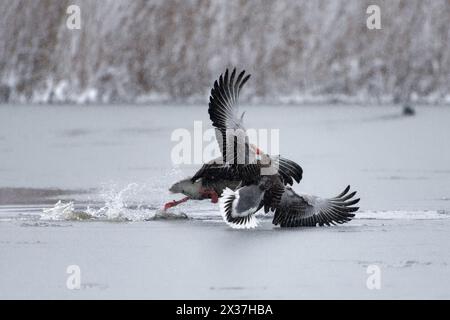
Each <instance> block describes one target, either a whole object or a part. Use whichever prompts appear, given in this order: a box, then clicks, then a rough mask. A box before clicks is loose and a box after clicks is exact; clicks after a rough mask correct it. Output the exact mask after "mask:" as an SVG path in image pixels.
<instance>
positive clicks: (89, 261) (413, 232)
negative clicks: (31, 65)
mask: <svg viewBox="0 0 450 320" xmlns="http://www.w3.org/2000/svg"><path fill="white" fill-rule="evenodd" d="M245 109H246V110H247V113H246V120H247V122H246V124H247V127H254V128H275V129H280V143H281V145H280V152H281V153H282V154H283V155H284V156H285V157H288V158H290V159H292V160H294V161H296V162H298V163H299V164H300V165H301V166H302V167H303V170H304V175H303V180H302V181H301V183H300V184H299V185H296V186H295V189H296V190H297V191H299V192H306V193H312V194H317V195H321V196H334V195H336V194H337V193H339V192H340V191H341V190H342V189H343V188H344V187H345V186H346V185H347V184H351V185H352V188H353V189H355V190H358V193H359V196H360V197H361V203H360V208H361V209H360V212H358V213H357V217H356V219H355V220H353V221H352V222H350V223H348V224H346V225H342V226H337V227H330V228H303V229H296V230H282V229H279V228H276V227H273V226H272V225H271V223H270V217H264V216H262V215H261V216H260V217H259V218H260V219H261V220H262V221H263V223H262V224H261V226H260V227H259V228H258V229H256V230H251V231H236V230H231V229H229V228H228V227H227V226H226V225H225V224H224V223H222V221H221V218H220V215H219V212H218V208H217V207H216V205H214V204H211V203H209V202H206V201H203V202H198V201H192V202H190V203H189V202H188V203H186V204H184V205H181V206H180V207H177V208H175V209H174V210H172V212H173V213H174V217H175V218H176V217H180V218H181V217H182V214H186V215H187V217H188V219H168V220H164V219H160V218H158V216H157V215H156V214H157V212H158V209H159V208H161V206H162V205H163V204H164V203H165V202H167V201H168V200H172V199H178V198H181V196H178V195H170V194H169V193H168V191H167V188H168V187H169V186H170V184H171V183H173V182H175V181H176V180H177V179H180V178H184V177H186V176H188V175H191V174H192V173H193V172H194V171H195V170H196V169H198V167H199V166H200V165H185V166H176V167H175V166H173V165H172V163H171V158H170V152H171V149H172V147H173V146H174V145H175V143H174V142H172V141H171V139H170V138H171V133H172V132H173V130H174V129H177V128H186V129H188V130H191V131H192V130H193V122H194V121H195V120H202V121H204V129H207V128H209V126H210V124H209V119H208V114H207V112H206V106H190V107H183V106H155V107H126V106H107V107H94V106H90V107H74V106H71V107H65V106H39V107H17V106H14V107H12V106H2V107H0V257H1V259H0V298H179V299H187V298H236V299H240V298H243V299H260V298H267V299H270V298H287V299H297V298H320V297H324V298H344V299H348V298H446V299H448V298H450V244H449V241H448V235H449V233H450V148H449V147H448V139H449V137H450V126H449V125H448V124H449V123H450V109H448V108H441V107H433V108H431V107H430V108H425V107H424V108H418V109H417V115H416V116H414V117H402V116H400V110H399V109H397V108H387V107H386V108H374V107H360V106H334V107H331V106H330V107H328V106H311V107H295V106H282V107H281V106H260V107H257V106H251V107H248V108H245ZM59 200H61V201H62V202H61V203H60V204H59V205H57V206H55V203H56V202H57V201H59ZM49 208H50V209H51V208H53V209H51V210H47V211H46V212H45V213H43V209H49ZM69 265H78V266H80V268H81V272H82V277H81V288H80V290H69V289H67V287H66V280H67V277H68V276H69V275H68V274H67V273H66V268H67V266H69ZM369 265H376V266H378V267H379V268H380V270H381V289H380V290H369V289H368V288H367V286H366V280H367V278H368V276H369V275H368V274H367V272H366V271H367V267H368V266H369Z"/></svg>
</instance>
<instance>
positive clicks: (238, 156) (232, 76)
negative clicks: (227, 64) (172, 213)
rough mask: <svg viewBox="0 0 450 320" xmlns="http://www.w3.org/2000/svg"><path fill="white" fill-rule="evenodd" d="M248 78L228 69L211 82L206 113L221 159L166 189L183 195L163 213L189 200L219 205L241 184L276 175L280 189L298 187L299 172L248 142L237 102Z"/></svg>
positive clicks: (296, 166)
mask: <svg viewBox="0 0 450 320" xmlns="http://www.w3.org/2000/svg"><path fill="white" fill-rule="evenodd" d="M249 78H250V75H246V74H245V71H242V72H240V73H239V74H238V73H237V72H236V69H233V71H232V72H231V73H230V72H229V71H228V69H227V70H226V71H225V73H224V74H222V75H220V77H219V79H218V80H216V81H215V82H214V86H213V88H212V89H211V95H210V102H209V108H208V113H209V116H210V119H211V121H212V124H213V126H214V127H215V128H216V138H217V142H218V144H219V149H220V151H221V156H220V157H218V158H216V159H213V160H211V161H210V162H208V163H206V164H204V165H203V166H202V167H201V168H200V170H198V171H197V172H196V173H195V174H194V176H193V177H191V178H187V179H184V180H181V181H179V182H177V183H175V184H174V185H172V186H171V188H170V189H169V190H170V191H171V192H173V193H181V194H184V195H185V197H184V198H183V199H181V200H177V201H176V200H174V201H171V202H168V203H166V204H165V205H164V210H167V209H168V208H171V207H174V206H176V205H178V204H180V203H182V202H185V201H187V200H189V199H196V200H202V199H211V201H212V202H214V203H216V202H218V199H219V196H220V195H221V194H222V192H223V190H224V189H226V188H228V189H230V190H235V189H236V188H237V187H239V186H241V185H242V182H243V181H245V182H246V183H248V184H249V183H257V182H258V181H260V179H261V178H262V177H263V176H264V175H267V174H269V175H276V176H278V177H279V178H280V182H281V183H282V185H292V184H293V183H294V181H295V182H297V183H299V182H300V180H301V179H302V174H303V170H302V168H301V167H300V166H299V165H298V164H297V163H295V162H294V161H292V160H289V159H286V158H284V157H281V156H270V155H268V154H266V153H264V152H263V151H262V150H260V149H259V148H258V147H256V146H255V145H253V144H251V143H250V142H249V139H248V136H247V133H246V130H245V127H244V124H243V117H244V113H242V114H241V115H239V106H238V98H239V93H240V91H241V89H242V88H243V86H244V85H245V83H246V82H247V81H248V79H249Z"/></svg>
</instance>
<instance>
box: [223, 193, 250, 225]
mask: <svg viewBox="0 0 450 320" xmlns="http://www.w3.org/2000/svg"><path fill="white" fill-rule="evenodd" d="M238 201H239V192H238V191H233V190H231V189H229V188H226V189H225V190H224V191H223V193H222V196H221V197H220V199H219V207H220V213H221V215H222V218H223V220H224V221H225V222H226V224H228V225H229V226H230V227H232V228H234V229H253V228H256V227H257V226H258V220H257V219H256V218H255V215H254V212H251V211H249V212H248V213H247V214H245V215H244V214H239V213H237V212H236V206H237V202H238Z"/></svg>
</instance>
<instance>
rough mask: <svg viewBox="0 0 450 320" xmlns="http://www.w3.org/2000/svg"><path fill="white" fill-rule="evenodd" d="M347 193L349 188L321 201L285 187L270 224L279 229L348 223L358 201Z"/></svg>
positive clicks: (351, 194)
mask: <svg viewBox="0 0 450 320" xmlns="http://www.w3.org/2000/svg"><path fill="white" fill-rule="evenodd" d="M349 191H350V186H348V187H347V188H346V189H345V190H344V191H343V192H342V193H341V194H340V195H338V196H336V197H334V198H330V199H321V198H317V197H309V196H301V195H298V194H296V193H295V192H294V191H293V190H292V189H291V188H289V187H287V188H286V189H285V192H284V194H283V197H282V199H281V202H280V204H279V206H278V208H277V209H276V210H275V215H274V218H273V221H272V222H273V224H275V225H280V226H281V227H306V226H308V227H312V226H316V225H319V226H323V225H327V226H329V225H330V224H336V223H338V224H342V223H345V222H348V221H350V220H351V219H352V218H353V217H354V216H355V214H354V213H353V212H356V211H358V209H359V208H358V207H354V205H355V204H357V203H358V202H359V199H353V197H354V196H355V194H356V192H352V193H348V192H349Z"/></svg>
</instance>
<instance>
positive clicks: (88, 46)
mask: <svg viewBox="0 0 450 320" xmlns="http://www.w3.org/2000/svg"><path fill="white" fill-rule="evenodd" d="M71 4H76V5H78V6H79V7H80V10H81V16H82V21H81V29H80V30H69V29H68V28H67V27H66V23H65V22H66V21H65V20H66V18H67V17H68V16H67V15H66V14H65V12H66V9H67V6H68V4H67V3H65V2H53V3H49V4H46V5H42V3H41V2H39V1H29V0H17V1H15V3H14V4H10V3H9V2H8V1H3V2H1V3H0V12H2V13H3V14H2V17H1V19H0V61H1V62H2V63H0V88H7V91H8V92H10V94H8V95H6V94H2V95H1V96H0V102H10V103H12V102H20V103H29V102H35V103H60V102H64V103H67V102H72V103H83V102H90V103H105V104H108V103H118V102H126V103H136V102H155V101H156V102H161V101H174V100H177V101H186V99H189V100H192V99H194V100H195V101H197V102H198V101H203V99H204V97H206V96H207V94H208V92H209V90H210V85H211V83H212V81H213V80H215V79H216V78H217V76H218V74H220V73H222V72H223V71H224V69H225V68H226V67H232V66H237V67H240V68H245V69H247V70H248V71H250V73H252V74H253V76H254V78H253V79H254V80H253V81H251V82H250V83H249V86H248V90H246V92H244V94H243V95H242V99H247V100H253V99H255V98H257V99H259V101H265V102H266V103H268V102H276V103H280V102H282V101H286V100H288V101H290V102H292V101H294V102H300V101H304V102H305V103H311V102H314V101H317V100H320V101H322V102H327V103H330V102H336V101H340V102H350V101H357V102H359V103H362V102H364V103H371V104H379V103H381V102H388V103H392V102H393V101H398V102H403V103H408V102H410V101H412V102H414V103H432V104H435V103H445V102H447V103H448V92H449V90H450V87H449V85H450V84H449V83H450V82H449V81H448V79H449V75H450V69H449V68H450V63H449V59H450V53H449V52H450V49H449V43H450V41H449V40H450V31H449V28H448V16H449V10H450V9H449V8H450V7H449V5H448V1H446V0H429V1H422V0H410V1H408V3H407V4H404V3H403V2H402V1H394V2H392V1H391V2H389V1H384V2H382V3H380V4H379V5H380V9H381V20H382V29H381V30H369V29H367V28H366V19H367V17H368V15H367V14H366V9H367V7H368V6H369V5H370V4H371V3H368V2H367V1H358V0H351V1H348V0H336V1H313V2H311V1H307V0H302V1H291V0H282V1H276V2H275V1H272V2H265V3H259V2H248V3H244V2H240V1H214V2H211V3H208V4H204V3H203V2H202V1H200V0H193V1H184V2H179V1H173V0H171V1H144V0H137V1H133V2H130V1H127V0H114V1H111V0H109V1H107V5H105V4H103V3H99V2H95V1H90V0H77V1H74V2H73V3H71ZM5 92H6V89H5ZM6 96H8V97H6ZM5 100H6V101H5Z"/></svg>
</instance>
